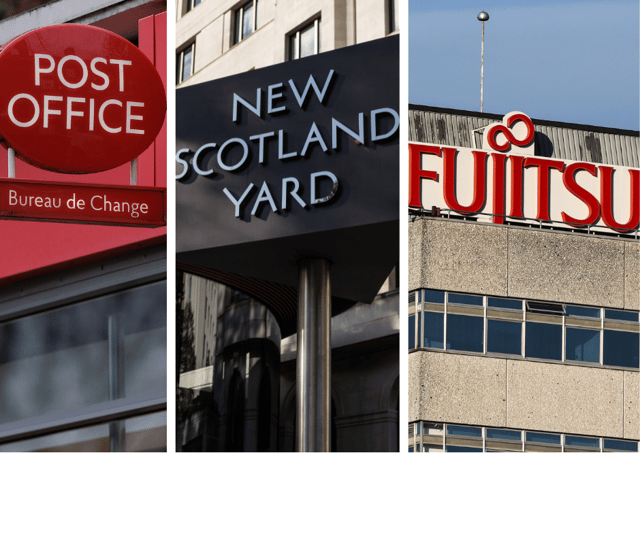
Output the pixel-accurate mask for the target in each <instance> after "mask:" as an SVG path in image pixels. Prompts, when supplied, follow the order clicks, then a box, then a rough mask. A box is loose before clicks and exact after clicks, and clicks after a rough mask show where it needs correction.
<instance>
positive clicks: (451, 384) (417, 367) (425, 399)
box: [409, 352, 507, 427]
mask: <svg viewBox="0 0 640 536" xmlns="http://www.w3.org/2000/svg"><path fill="white" fill-rule="evenodd" d="M506 363H507V361H506V360H505V359H492V358H487V357H477V356H469V355H456V354H445V353H440V352H413V353H411V354H409V421H414V420H419V419H422V420H432V421H440V422H450V423H466V424H478V425H486V426H500V427H504V426H506V425H507V424H506V408H507V403H506V400H507V389H506V387H507V383H506Z"/></svg>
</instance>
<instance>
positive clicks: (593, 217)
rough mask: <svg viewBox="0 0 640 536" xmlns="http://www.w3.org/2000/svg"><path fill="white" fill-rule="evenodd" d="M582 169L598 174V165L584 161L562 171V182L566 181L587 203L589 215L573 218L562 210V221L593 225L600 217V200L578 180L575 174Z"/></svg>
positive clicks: (570, 188)
mask: <svg viewBox="0 0 640 536" xmlns="http://www.w3.org/2000/svg"><path fill="white" fill-rule="evenodd" d="M580 170H584V171H588V172H589V173H591V175H593V176H594V177H595V176H596V166H595V165H594V164H586V163H584V162H576V163H573V164H569V165H568V166H567V167H566V169H565V170H564V172H563V173H562V182H563V183H564V186H565V188H566V189H567V190H568V191H569V192H570V193H572V194H573V195H575V196H576V197H577V198H578V199H580V201H582V202H583V203H584V204H585V205H587V208H588V209H589V215H588V216H587V217H586V218H585V219H584V220H579V219H576V218H573V217H571V216H569V215H568V214H567V213H566V212H564V211H563V212H562V221H563V222H565V223H568V224H569V225H573V226H574V227H579V226H582V225H593V224H594V223H595V222H597V221H598V218H599V217H600V203H598V200H597V199H596V198H595V197H594V196H593V194H592V193H591V192H588V191H587V190H585V189H584V188H583V187H582V186H580V185H579V184H578V183H577V182H576V177H575V174H576V172H577V171H580Z"/></svg>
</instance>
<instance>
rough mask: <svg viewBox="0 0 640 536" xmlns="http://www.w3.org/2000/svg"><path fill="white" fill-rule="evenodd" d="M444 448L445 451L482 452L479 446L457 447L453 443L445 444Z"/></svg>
mask: <svg viewBox="0 0 640 536" xmlns="http://www.w3.org/2000/svg"><path fill="white" fill-rule="evenodd" d="M444 450H445V452H482V449H481V448H479V447H478V448H476V447H458V446H454V445H447V446H446V448H445V449H444Z"/></svg>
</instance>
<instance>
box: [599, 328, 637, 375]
mask: <svg viewBox="0 0 640 536" xmlns="http://www.w3.org/2000/svg"><path fill="white" fill-rule="evenodd" d="M639 345H640V335H639V334H638V333H630V332H628V331H613V330H610V329H605V330H604V343H603V350H602V358H603V360H604V364H605V365H609V366H612V367H634V368H638V353H639V350H638V347H639Z"/></svg>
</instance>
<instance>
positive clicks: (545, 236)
mask: <svg viewBox="0 0 640 536" xmlns="http://www.w3.org/2000/svg"><path fill="white" fill-rule="evenodd" d="M624 245H625V242H622V241H617V240H612V239H603V238H595V237H594V238H589V237H585V236H583V235H581V236H572V235H570V234H568V233H554V232H544V231H533V230H530V229H527V230H524V229H510V230H509V259H508V262H509V295H510V296H518V297H525V298H526V297H531V298H536V299H539V300H549V301H557V302H567V303H579V304H586V305H599V306H608V307H618V308H622V307H624V269H625V267H624Z"/></svg>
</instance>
